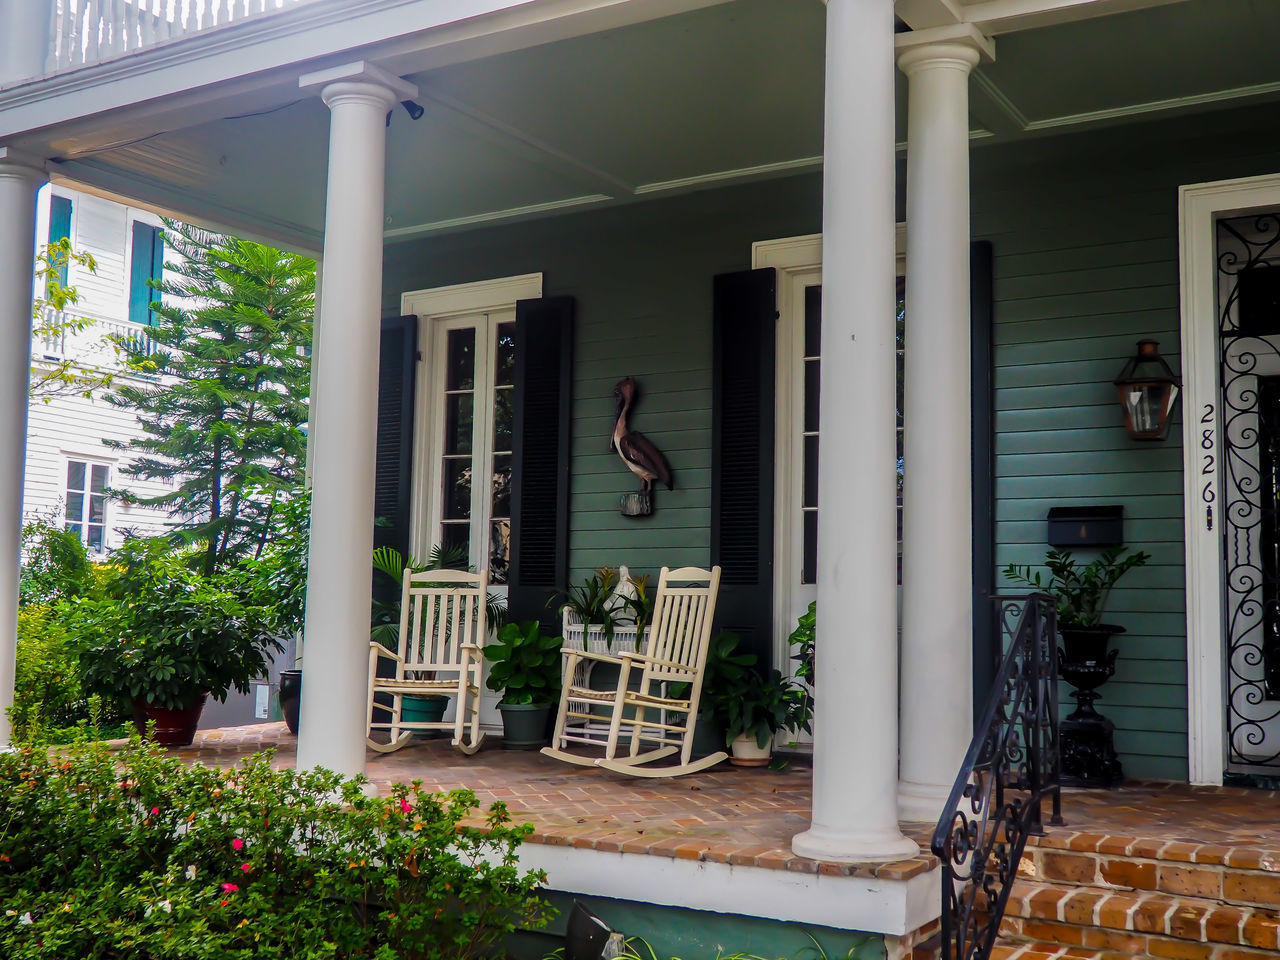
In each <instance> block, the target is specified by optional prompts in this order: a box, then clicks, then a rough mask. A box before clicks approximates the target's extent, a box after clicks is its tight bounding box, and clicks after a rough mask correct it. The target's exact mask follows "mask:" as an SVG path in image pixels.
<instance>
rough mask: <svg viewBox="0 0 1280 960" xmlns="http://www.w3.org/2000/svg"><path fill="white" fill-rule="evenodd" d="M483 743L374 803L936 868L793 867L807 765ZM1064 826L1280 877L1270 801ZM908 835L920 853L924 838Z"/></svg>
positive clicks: (648, 848)
mask: <svg viewBox="0 0 1280 960" xmlns="http://www.w3.org/2000/svg"><path fill="white" fill-rule="evenodd" d="M491 743H492V745H489V744H486V745H485V747H484V748H483V749H482V750H481V752H480V753H478V754H476V755H475V756H473V757H465V756H463V755H461V754H459V753H457V752H456V751H454V750H453V749H451V748H450V747H449V745H448V743H447V741H445V740H430V741H424V742H423V743H421V744H416V745H413V746H409V747H406V748H405V749H403V750H401V751H399V752H397V753H393V754H389V755H384V754H377V753H374V752H372V751H370V752H369V755H368V758H369V759H368V776H369V779H370V780H372V781H373V782H374V784H375V785H377V786H378V787H379V789H380V790H385V789H386V787H387V785H388V784H390V783H392V782H395V781H409V780H414V779H421V780H422V781H423V783H424V786H425V787H426V788H428V789H432V790H451V789H457V788H461V787H466V788H470V789H472V790H474V791H475V793H476V795H477V797H478V798H479V800H480V803H481V806H482V807H484V806H487V805H488V804H489V803H491V802H492V801H494V800H504V801H506V803H507V805H508V806H509V807H510V808H511V810H512V811H513V812H514V813H516V814H519V815H520V816H521V817H522V818H524V819H527V820H528V821H529V822H531V823H533V824H534V827H535V831H536V832H535V833H534V836H533V840H534V842H539V843H547V844H559V845H565V846H574V847H586V848H591V849H596V850H605V851H622V852H626V853H648V854H655V855H660V856H668V857H677V858H687V859H691V860H705V861H712V862H719V863H730V864H734V865H744V866H748V865H749V866H759V867H765V868H770V869H776V870H791V871H797V872H801V873H815V872H819V873H824V874H843V875H852V876H865V877H879V878H882V879H896V880H905V879H908V878H911V877H914V876H918V875H920V874H922V873H925V872H927V871H929V870H931V869H933V868H934V867H935V866H936V865H937V861H936V860H935V859H934V858H933V857H932V856H931V855H929V854H927V853H922V854H921V855H919V856H917V857H915V858H913V859H911V860H905V861H900V862H897V863H889V864H878V865H859V864H854V865H849V864H836V863H815V862H814V861H811V860H805V859H802V858H799V857H795V856H793V855H792V854H791V851H790V840H791V837H792V836H794V835H795V834H796V833H798V832H800V831H801V830H803V829H805V827H806V826H807V825H808V822H809V809H810V800H811V770H810V767H809V765H808V763H807V762H806V761H805V760H803V759H798V760H793V761H792V762H791V763H790V764H789V765H788V767H787V768H786V769H785V770H783V771H781V772H777V771H771V770H747V769H739V768H736V767H732V766H729V765H728V764H722V765H721V766H719V767H716V768H714V769H712V770H709V771H705V772H703V773H700V774H694V775H691V776H687V777H679V778H674V779H670V780H641V779H630V778H627V777H624V776H620V775H618V774H613V773H610V772H608V771H605V770H597V769H593V768H589V767H574V766H570V765H568V764H564V763H560V762H557V761H555V760H552V759H551V758H549V757H544V756H541V755H540V754H538V753H534V752H524V751H514V750H502V749H501V748H500V746H499V744H498V743H497V742H495V741H491ZM295 744H296V741H295V739H294V738H293V737H292V736H290V735H289V733H288V732H287V731H286V730H285V728H284V725H283V724H279V723H270V724H262V725H259V726H249V727H229V728H226V729H222V730H208V731H202V732H201V733H200V734H199V735H198V737H197V740H196V742H195V743H194V744H193V745H192V746H191V747H189V748H186V749H183V750H181V751H178V752H179V754H180V755H181V756H183V757H184V758H187V759H191V760H201V761H204V762H206V763H211V764H220V765H224V766H225V765H229V764H233V763H235V761H236V760H237V759H238V758H240V757H242V756H245V755H246V754H249V753H252V752H254V751H256V750H261V749H264V748H266V747H275V749H276V761H277V763H278V764H279V765H280V766H286V767H291V766H292V765H293V763H294V759H295ZM1045 813H1046V819H1047V817H1048V811H1047V810H1046V812H1045ZM1063 814H1064V816H1065V818H1066V820H1067V824H1068V826H1066V827H1056V828H1050V830H1049V836H1047V837H1045V838H1042V839H1041V840H1040V841H1039V845H1041V846H1044V847H1049V848H1057V849H1071V850H1094V851H1096V850H1103V851H1110V850H1119V849H1129V850H1134V849H1135V845H1141V849H1143V850H1145V849H1147V848H1152V849H1155V848H1159V849H1162V850H1164V852H1165V853H1166V855H1168V854H1172V855H1174V856H1179V857H1185V859H1186V860H1187V861H1188V862H1202V863H1204V862H1207V863H1218V864H1224V863H1225V864H1234V863H1235V862H1236V861H1242V860H1244V859H1248V860H1250V861H1253V862H1258V861H1262V862H1268V863H1274V864H1276V865H1278V867H1280V793H1277V792H1268V791H1260V790H1243V789H1239V788H1232V787H1190V786H1187V785H1185V784H1172V783H1162V782H1148V781H1135V782H1131V783H1130V784H1127V785H1126V786H1125V787H1123V788H1122V789H1120V790H1117V791H1106V790H1069V791H1066V792H1065V793H1064V797H1063ZM904 829H905V830H906V831H907V832H908V833H909V834H910V835H911V836H912V837H914V838H915V839H916V840H917V841H918V842H919V843H920V845H921V848H922V850H927V847H928V835H929V832H930V829H929V826H928V825H925V824H906V825H904ZM1278 867H1272V869H1277V868H1278Z"/></svg>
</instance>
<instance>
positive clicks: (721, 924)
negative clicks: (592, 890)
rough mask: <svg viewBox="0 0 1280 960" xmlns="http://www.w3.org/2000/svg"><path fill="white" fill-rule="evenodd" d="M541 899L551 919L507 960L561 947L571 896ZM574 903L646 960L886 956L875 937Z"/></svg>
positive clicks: (514, 943) (514, 942) (599, 900)
mask: <svg viewBox="0 0 1280 960" xmlns="http://www.w3.org/2000/svg"><path fill="white" fill-rule="evenodd" d="M545 896H546V898H547V900H548V901H549V902H550V903H551V905H552V906H553V907H554V908H555V910H556V916H555V917H554V918H553V919H552V921H551V923H550V924H548V925H547V927H546V928H545V929H543V930H541V931H536V932H530V931H521V932H517V933H516V934H514V935H513V936H512V937H511V938H510V939H509V940H508V942H507V944H506V946H507V949H508V955H509V956H510V957H511V958H512V960H541V958H543V957H546V956H548V955H549V954H551V953H553V952H554V951H555V950H557V949H559V948H561V947H563V946H564V935H565V927H566V924H567V922H568V919H569V911H570V910H572V909H573V902H574V900H575V897H574V895H573V894H568V893H561V892H559V891H554V890H553V891H547V892H546V893H545ZM576 899H578V900H581V901H582V903H583V906H585V907H586V908H587V909H588V910H590V911H591V912H592V913H594V914H596V916H598V917H600V918H601V919H602V920H604V921H605V922H606V923H607V924H609V926H610V927H612V928H613V929H614V930H617V931H619V932H621V933H622V934H624V935H625V936H626V937H628V938H629V939H630V938H637V937H638V938H640V939H641V940H643V941H644V942H643V943H641V942H638V941H634V940H633V942H632V944H631V946H632V949H634V950H635V951H636V952H637V953H638V954H639V955H640V956H641V957H644V958H646V960H650V949H652V954H653V957H655V958H656V960H673V958H677V957H678V958H680V960H715V958H717V957H720V958H727V957H731V956H734V955H735V954H744V955H749V956H751V957H759V958H765V960H778V958H786V960H824V958H826V960H884V957H885V955H886V954H885V945H884V938H883V937H882V936H880V935H879V934H872V933H857V932H853V931H849V930H836V929H833V928H831V927H820V926H811V925H809V924H798V923H784V922H783V921H780V920H770V919H767V918H764V917H746V916H738V915H734V914H727V913H710V912H708V911H705V910H687V909H684V908H683V907H666V906H660V905H658V904H652V903H635V902H632V901H629V900H610V899H608V898H605V897H586V896H579V897H576ZM646 945H647V946H646Z"/></svg>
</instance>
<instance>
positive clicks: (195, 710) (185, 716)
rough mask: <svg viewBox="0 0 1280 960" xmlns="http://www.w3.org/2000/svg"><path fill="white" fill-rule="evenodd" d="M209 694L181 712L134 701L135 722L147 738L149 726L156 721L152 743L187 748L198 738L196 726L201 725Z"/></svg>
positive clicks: (198, 698)
mask: <svg viewBox="0 0 1280 960" xmlns="http://www.w3.org/2000/svg"><path fill="white" fill-rule="evenodd" d="M208 697H209V695H208V694H207V693H202V694H200V696H198V697H197V698H196V699H195V702H194V703H192V704H191V705H190V706H188V707H185V708H183V709H181V710H170V709H168V708H167V707H157V706H155V705H154V704H150V703H144V702H143V701H141V700H135V701H133V722H134V724H135V725H136V726H137V728H138V732H139V733H141V734H142V736H143V739H146V738H147V725H148V723H149V722H150V721H152V720H154V721H155V724H156V727H155V732H154V734H152V736H151V741H152V742H153V743H157V744H159V745H160V746H162V747H185V746H188V745H190V743H191V741H192V740H194V739H195V738H196V726H197V724H199V723H200V713H201V711H203V710H204V702H205V700H206V699H208Z"/></svg>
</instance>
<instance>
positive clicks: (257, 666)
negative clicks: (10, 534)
mask: <svg viewBox="0 0 1280 960" xmlns="http://www.w3.org/2000/svg"><path fill="white" fill-rule="evenodd" d="M117 559H118V560H119V561H122V562H121V563H120V565H119V566H118V567H115V568H113V572H112V575H111V578H110V580H109V581H108V582H107V583H106V584H105V585H104V594H103V597H102V598H92V599H86V598H81V599H79V600H75V601H72V602H71V605H70V607H69V614H70V619H69V621H68V622H69V623H70V624H71V629H72V631H73V633H74V634H75V635H76V636H77V637H78V639H79V640H80V642H81V644H82V646H83V648H84V649H83V652H82V653H81V657H80V659H81V663H82V665H83V682H84V685H85V687H86V688H87V689H89V690H92V691H94V692H97V693H100V694H101V695H102V696H103V697H105V698H107V699H108V700H110V701H112V702H114V703H128V702H129V701H132V700H143V701H145V702H147V703H151V704H154V705H157V706H161V707H168V708H172V709H179V708H183V707H186V706H189V705H190V704H191V703H192V702H193V701H194V700H195V698H196V697H198V696H199V695H200V694H201V693H203V692H206V691H207V692H208V693H209V694H210V695H211V696H213V697H214V699H216V700H225V699H226V696H227V693H228V692H229V691H230V690H231V688H233V687H234V688H235V689H236V690H239V691H240V692H241V693H248V692H249V681H250V680H252V679H254V678H255V677H260V676H262V675H263V674H264V673H266V671H267V666H268V660H267V655H268V653H270V652H275V651H279V650H281V649H283V645H282V644H281V643H280V641H279V639H278V638H277V636H276V634H275V632H274V630H273V626H274V624H275V619H274V613H273V611H272V610H271V609H269V608H267V607H262V606H257V605H254V604H252V603H251V602H246V599H245V597H244V595H243V593H242V592H241V590H242V585H241V584H240V583H239V581H238V578H237V577H236V576H235V574H234V571H233V572H232V573H231V574H228V575H222V576H217V577H205V576H202V575H201V574H200V573H198V572H197V571H195V570H193V569H191V565H192V564H193V563H197V562H198V561H199V559H200V558H198V557H195V558H193V557H192V556H184V555H181V554H177V555H175V554H167V553H165V552H164V550H163V546H162V545H159V544H157V543H155V542H154V541H152V542H146V541H134V542H131V543H129V544H126V546H125V548H123V549H122V550H121V551H120V553H119V554H118V555H117Z"/></svg>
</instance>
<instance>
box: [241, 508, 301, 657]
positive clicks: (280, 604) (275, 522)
mask: <svg viewBox="0 0 1280 960" xmlns="http://www.w3.org/2000/svg"><path fill="white" fill-rule="evenodd" d="M310 533H311V491H310V490H298V491H296V492H294V493H292V494H290V495H289V496H287V497H281V498H280V499H279V500H277V502H276V505H275V509H274V511H273V512H272V517H271V532H270V535H269V537H268V538H267V542H266V543H265V544H264V545H263V549H262V551H261V552H260V553H259V554H258V555H257V556H256V557H242V558H241V559H240V560H238V561H237V562H236V564H235V566H234V567H232V568H231V571H230V573H229V575H228V577H227V579H228V580H229V581H230V582H232V583H234V584H236V586H237V589H238V590H239V591H240V592H241V593H242V594H243V595H244V597H245V599H246V601H247V602H248V603H250V604H252V605H253V606H260V607H265V608H267V609H268V610H269V611H270V620H271V629H272V632H273V633H275V634H276V635H277V636H280V637H288V636H291V635H292V634H294V633H297V632H298V631H299V630H301V629H302V624H303V618H304V615H305V613H306V605H307V550H308V547H309V544H310V539H311V537H310Z"/></svg>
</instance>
